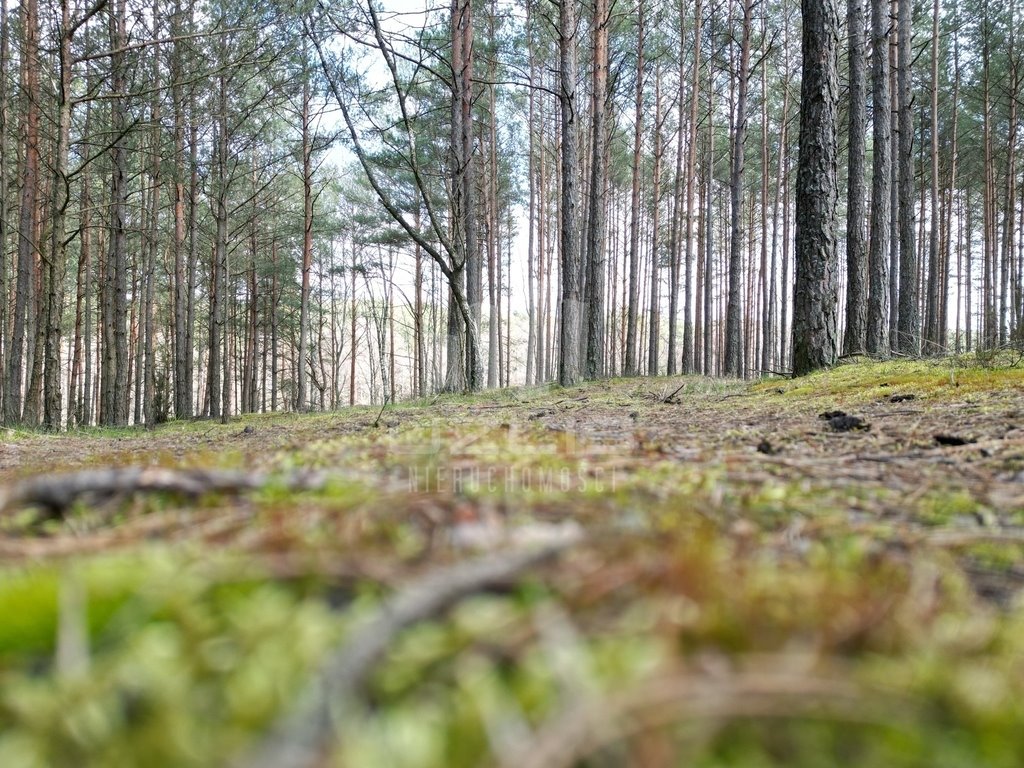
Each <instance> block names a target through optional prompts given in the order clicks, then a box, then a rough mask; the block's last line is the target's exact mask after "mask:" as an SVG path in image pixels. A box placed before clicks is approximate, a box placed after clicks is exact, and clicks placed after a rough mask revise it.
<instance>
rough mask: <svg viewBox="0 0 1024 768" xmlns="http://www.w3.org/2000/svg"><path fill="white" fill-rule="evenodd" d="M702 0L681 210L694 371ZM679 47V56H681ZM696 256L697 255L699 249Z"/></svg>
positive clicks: (688, 362)
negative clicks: (694, 282)
mask: <svg viewBox="0 0 1024 768" xmlns="http://www.w3.org/2000/svg"><path fill="white" fill-rule="evenodd" d="M702 5H703V0H697V2H696V4H695V5H694V11H693V13H694V21H693V74H692V79H691V82H690V124H689V137H688V146H687V155H686V209H685V211H684V213H683V215H684V216H685V217H686V218H685V227H684V230H683V241H684V251H685V256H684V259H683V296H684V300H683V360H682V371H683V373H693V372H694V370H695V368H696V366H695V365H694V320H695V318H694V315H695V313H696V312H695V307H694V303H695V302H694V295H693V280H692V277H691V275H692V271H693V269H694V266H693V262H694V252H693V240H694V232H693V221H694V218H695V217H696V214H695V212H694V210H693V198H694V195H693V193H694V187H695V186H696V185H697V174H696V165H697V122H698V121H697V116H698V111H697V107H698V104H699V102H700V98H699V96H700V66H701V56H700V54H701V35H702V32H703V24H702V22H703V13H702V11H703V8H702ZM684 9H685V3H680V5H679V14H680V30H682V16H683V14H684V13H685V10H684ZM682 53H683V52H682V50H680V57H681V56H682ZM697 258H698V259H699V258H700V251H699V249H698V252H697Z"/></svg>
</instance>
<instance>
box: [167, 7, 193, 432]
mask: <svg viewBox="0 0 1024 768" xmlns="http://www.w3.org/2000/svg"><path fill="white" fill-rule="evenodd" d="M181 14H182V10H181V0H175V4H174V13H173V14H172V15H171V31H172V35H173V36H174V37H176V38H177V37H179V36H180V35H181V34H182V32H183V30H182V29H181V26H180V23H181ZM173 46H174V47H173V53H172V56H171V82H172V85H171V93H172V97H173V98H172V100H173V108H172V109H173V112H174V116H173V121H174V128H173V132H174V139H173V141H174V185H173V193H174V232H173V235H172V240H171V250H172V253H173V259H174V345H173V346H174V416H175V418H178V419H187V418H191V416H192V375H191V372H190V371H189V366H188V360H189V347H190V346H191V340H190V339H189V336H188V333H187V332H186V326H187V322H188V309H187V305H188V302H189V300H190V298H189V285H188V268H187V264H186V260H187V254H186V252H185V109H186V103H185V95H184V89H183V85H182V81H183V80H184V58H185V51H184V41H182V40H180V39H179V40H175V42H174V43H173Z"/></svg>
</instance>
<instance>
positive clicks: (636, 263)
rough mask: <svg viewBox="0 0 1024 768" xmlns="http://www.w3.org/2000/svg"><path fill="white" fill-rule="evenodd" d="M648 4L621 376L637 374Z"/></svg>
mask: <svg viewBox="0 0 1024 768" xmlns="http://www.w3.org/2000/svg"><path fill="white" fill-rule="evenodd" d="M646 2H647V0H637V20H636V37H637V41H636V97H635V100H634V109H635V124H634V130H633V196H632V201H631V203H630V210H631V216H632V218H631V219H630V223H629V278H628V279H629V305H628V308H627V310H626V351H625V353H624V354H623V373H624V374H625V375H626V376H636V374H637V362H638V361H637V338H636V337H637V322H638V318H639V311H640V307H639V303H640V301H639V300H640V174H641V173H642V172H643V171H642V168H641V162H642V154H641V153H642V151H643V127H644V120H643V115H644V40H645V29H644V5H645V3H646Z"/></svg>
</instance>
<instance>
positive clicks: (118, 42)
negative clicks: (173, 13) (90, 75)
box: [100, 0, 129, 426]
mask: <svg viewBox="0 0 1024 768" xmlns="http://www.w3.org/2000/svg"><path fill="white" fill-rule="evenodd" d="M108 15H109V30H110V44H111V49H112V50H113V51H114V53H113V55H111V57H110V67H111V79H110V91H111V94H112V98H111V101H110V113H111V114H110V119H111V131H112V133H113V135H114V137H115V138H114V143H113V146H112V147H111V149H110V161H111V180H110V201H109V205H110V222H109V235H108V243H107V259H106V264H105V265H104V280H103V300H102V304H103V359H102V361H101V379H102V380H101V384H100V388H101V393H100V399H101V408H100V424H102V425H105V426H123V425H125V424H127V423H128V405H129V398H128V365H129V360H128V358H129V355H128V327H127V321H128V261H127V253H126V244H125V238H126V230H127V213H128V211H127V209H128V150H127V146H126V140H127V139H126V137H127V132H128V104H127V97H126V95H125V92H126V90H127V72H126V62H125V53H124V47H125V45H126V44H127V39H128V35H127V27H126V25H127V18H126V14H125V2H124V0H114V2H112V3H111V4H110V6H109V14H108Z"/></svg>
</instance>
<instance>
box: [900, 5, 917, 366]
mask: <svg viewBox="0 0 1024 768" xmlns="http://www.w3.org/2000/svg"><path fill="white" fill-rule="evenodd" d="M912 10H913V0H899V15H898V24H899V41H898V50H897V55H898V66H897V72H896V78H897V87H898V90H899V105H900V109H899V135H900V153H899V206H900V299H899V322H898V328H897V337H896V344H897V350H898V351H899V352H901V353H903V354H906V355H916V354H918V353H919V352H920V349H921V345H920V334H921V321H920V311H919V307H918V274H917V272H918V258H917V250H916V245H915V242H914V167H913V159H914V158H913V152H914V116H913V112H912V110H911V104H912V99H913V90H912V81H911V72H910V66H911V56H912V54H913V51H912V47H911V44H912V40H911V35H912V33H913V27H912V25H911V12H912Z"/></svg>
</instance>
